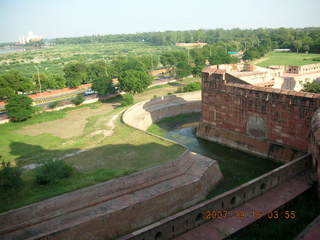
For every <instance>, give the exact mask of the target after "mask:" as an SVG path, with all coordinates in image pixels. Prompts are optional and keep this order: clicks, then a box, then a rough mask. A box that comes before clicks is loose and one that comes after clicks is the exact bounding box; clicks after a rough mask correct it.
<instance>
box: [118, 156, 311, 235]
mask: <svg viewBox="0 0 320 240" xmlns="http://www.w3.org/2000/svg"><path fill="white" fill-rule="evenodd" d="M311 164H312V163H311V157H310V155H305V156H302V157H300V158H298V159H295V160H293V161H291V162H289V163H286V164H284V165H282V166H280V167H278V168H276V169H274V170H272V171H270V172H268V173H266V174H263V175H261V176H260V177H258V178H255V179H253V180H251V181H249V182H247V183H245V184H242V185H240V186H239V187H236V188H234V189H232V190H230V191H227V192H225V193H223V194H220V195H218V196H216V197H214V198H211V199H209V200H207V201H204V202H202V203H199V204H197V205H195V206H192V207H190V208H188V209H186V210H183V211H181V212H179V213H177V214H175V215H172V216H170V217H167V218H164V219H162V220H160V221H158V222H155V223H153V224H151V225H149V226H147V227H145V228H142V229H140V230H139V231H136V232H132V233H131V234H128V235H126V236H124V237H122V238H119V239H118V240H129V239H130V240H141V239H145V240H157V239H174V238H175V237H176V236H179V235H181V234H183V233H184V232H187V231H189V230H191V229H193V228H196V227H198V226H200V225H201V224H204V223H206V222H208V221H210V220H207V219H206V218H205V216H204V214H205V213H206V212H207V211H213V210H216V211H218V210H222V209H223V210H231V209H234V208H236V207H237V206H240V205H242V204H244V203H245V202H247V201H249V200H250V199H253V198H255V197H258V196H260V195H262V194H264V193H266V192H268V191H269V190H271V189H272V188H275V187H277V186H279V185H281V184H283V183H285V182H287V181H289V180H290V179H292V178H294V177H296V176H301V177H305V178H306V179H308V178H309V176H310V171H311ZM301 174H302V175H301ZM307 181H308V180H307ZM240 221H243V219H242V220H240ZM221 234H222V235H223V236H220V238H218V239H223V238H225V237H226V236H227V235H228V233H225V232H221Z"/></svg>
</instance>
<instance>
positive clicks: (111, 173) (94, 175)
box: [0, 142, 184, 212]
mask: <svg viewBox="0 0 320 240" xmlns="http://www.w3.org/2000/svg"><path fill="white" fill-rule="evenodd" d="M10 147H11V153H12V154H14V155H15V156H18V159H17V162H18V163H19V161H23V159H22V155H21V153H22V152H26V151H29V152H30V153H32V154H38V155H39V154H41V156H43V158H42V160H49V159H53V158H57V157H61V156H67V157H66V158H64V160H65V161H66V162H67V163H69V164H71V165H73V166H74V167H75V168H76V170H75V171H74V173H73V174H72V175H71V177H69V178H66V179H61V180H60V181H59V182H57V183H55V184H51V185H42V186H41V185H38V184H36V183H35V177H34V170H30V171H24V173H23V175H22V177H23V180H24V181H25V185H24V187H23V188H22V189H21V190H20V191H15V190H13V191H10V192H6V193H0V194H1V198H0V212H3V211H7V210H9V209H13V208H17V207H21V206H24V205H27V204H30V203H33V202H37V201H41V200H44V199H47V198H50V197H53V196H56V195H60V194H63V193H66V192H71V191H74V190H76V189H79V188H83V187H86V186H90V185H94V184H96V183H99V182H103V181H108V180H110V179H113V178H116V177H121V176H125V175H129V174H131V173H133V172H136V171H140V170H142V169H146V168H150V167H154V166H157V165H160V164H163V163H165V162H168V161H172V160H175V159H176V158H177V157H178V156H179V155H180V154H181V153H182V152H183V151H184V148H182V147H181V146H180V145H174V144H173V145H169V146H165V145H162V144H159V143H147V144H142V145H132V144H118V145H117V144H108V145H105V146H101V147H97V148H92V149H89V150H86V151H82V152H78V153H77V154H76V155H73V156H71V155H69V156H68V154H70V153H75V152H77V151H79V149H68V150H65V151H63V150H47V149H44V148H42V147H41V146H37V145H31V144H25V143H19V142H13V143H12V144H11V145H10Z"/></svg>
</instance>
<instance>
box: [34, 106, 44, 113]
mask: <svg viewBox="0 0 320 240" xmlns="http://www.w3.org/2000/svg"><path fill="white" fill-rule="evenodd" d="M42 112H43V107H41V106H33V114H39V113H42Z"/></svg>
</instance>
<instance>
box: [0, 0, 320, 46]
mask: <svg viewBox="0 0 320 240" xmlns="http://www.w3.org/2000/svg"><path fill="white" fill-rule="evenodd" d="M319 9H320V1H318V0H282V1H277V0H269V1H259V0H243V1H238V0H227V1H212V0H198V1H193V0H191V1H190V0H189V1H185V0H184V1H182V0H162V1H149V0H136V1H129V0H119V1H110V0H107V1H103V0H92V1H87V0H68V1H64V0H56V1H49V0H43V1H40V0H28V1H25V0H1V1H0V29H1V30H0V42H13V41H17V40H18V39H19V37H21V36H22V35H24V34H26V33H27V32H30V31H32V32H34V33H36V34H39V35H41V36H43V37H44V38H56V37H75V36H85V35H92V34H118V33H135V32H150V31H165V30H189V29H200V28H201V29H212V28H227V29H230V28H270V27H271V28H276V27H295V28H300V27H312V26H313V27H316V26H319Z"/></svg>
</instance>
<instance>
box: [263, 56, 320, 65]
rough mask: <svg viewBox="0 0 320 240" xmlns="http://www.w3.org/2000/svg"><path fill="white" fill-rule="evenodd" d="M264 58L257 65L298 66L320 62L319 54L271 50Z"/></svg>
mask: <svg viewBox="0 0 320 240" xmlns="http://www.w3.org/2000/svg"><path fill="white" fill-rule="evenodd" d="M264 58H265V60H264V61H262V62H260V63H258V64H257V65H258V66H261V67H268V66H271V65H293V66H300V65H305V64H311V63H319V62H320V54H311V53H310V54H304V53H281V52H271V53H269V54H267V55H266V56H265V57H264Z"/></svg>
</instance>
